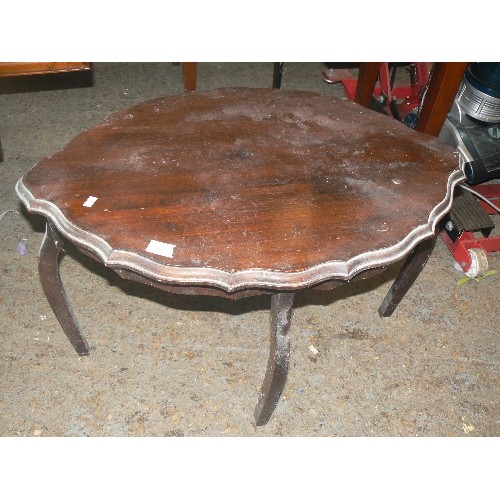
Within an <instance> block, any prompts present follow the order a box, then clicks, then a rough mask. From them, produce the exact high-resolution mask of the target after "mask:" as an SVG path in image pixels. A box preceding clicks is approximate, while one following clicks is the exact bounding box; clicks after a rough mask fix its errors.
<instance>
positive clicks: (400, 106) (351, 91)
mask: <svg viewBox="0 0 500 500" xmlns="http://www.w3.org/2000/svg"><path fill="white" fill-rule="evenodd" d="M408 72H409V77H410V85H403V86H394V85H393V84H392V83H391V69H390V67H389V63H381V64H380V70H379V82H378V85H376V86H375V89H374V91H373V96H374V97H375V98H376V99H377V100H379V101H381V102H384V108H385V110H386V112H387V114H388V115H389V116H392V117H394V118H396V119H397V120H404V118H405V116H406V115H407V114H408V113H410V112H411V111H414V110H416V109H417V108H418V107H419V106H420V104H421V98H422V94H423V92H424V89H425V87H426V85H427V83H428V82H429V64H428V63H411V64H410V65H409V66H408ZM323 77H324V80H325V82H327V83H341V84H342V86H343V87H344V95H345V96H346V97H347V99H349V100H350V101H354V100H355V96H356V88H357V85H358V79H357V78H356V77H354V76H353V75H352V73H351V72H350V71H349V70H347V69H333V70H332V69H325V70H324V71H323ZM398 101H399V102H398Z"/></svg>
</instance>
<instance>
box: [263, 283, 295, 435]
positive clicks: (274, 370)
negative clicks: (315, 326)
mask: <svg viewBox="0 0 500 500" xmlns="http://www.w3.org/2000/svg"><path fill="white" fill-rule="evenodd" d="M293 298H294V294H293V293H276V294H274V295H272V296H271V352H270V353H269V360H268V363H267V371H266V376H265V378H264V383H263V384H262V388H261V390H260V395H259V401H258V403H257V407H256V408H255V423H256V424H257V425H265V424H267V422H268V421H269V419H270V418H271V415H272V413H273V411H274V409H275V408H276V405H277V404H278V400H279V398H280V396H281V392H282V391H283V387H284V385H285V381H286V374H287V372H288V360H289V359H290V337H289V335H288V333H289V332H290V325H291V321H292V306H293Z"/></svg>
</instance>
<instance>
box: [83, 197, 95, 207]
mask: <svg viewBox="0 0 500 500" xmlns="http://www.w3.org/2000/svg"><path fill="white" fill-rule="evenodd" d="M96 201H97V198H96V197H95V196H89V197H88V198H87V200H86V201H85V203H84V204H83V206H84V207H91V206H92V205H93V204H94V203H95V202H96Z"/></svg>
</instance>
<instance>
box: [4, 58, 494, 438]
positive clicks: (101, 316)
mask: <svg viewBox="0 0 500 500" xmlns="http://www.w3.org/2000/svg"><path fill="white" fill-rule="evenodd" d="M323 68H324V65H323V64H321V63H300V64H299V63H295V64H292V63H290V64H286V65H285V73H284V78H283V88H293V89H303V90H312V91H318V92H322V93H325V94H328V95H336V96H342V89H341V88H340V87H337V86H329V85H327V84H326V83H324V82H323V80H322V75H321V71H322V69H323ZM272 70H273V67H272V63H252V64H236V63H211V64H208V63H204V64H200V65H199V75H198V89H199V90H206V89H212V88H218V87H227V86H250V87H269V86H270V85H271V81H272ZM182 88H183V87H182V72H181V69H180V68H179V67H174V66H172V65H170V64H169V63H166V64H149V63H148V64H145V63H144V64H142V63H141V64H125V63H113V64H104V63H101V64H95V66H94V71H93V82H91V81H89V79H88V78H85V77H83V76H82V75H70V76H48V77H40V78H38V77H30V78H18V79H9V80H0V138H1V140H2V144H3V149H4V155H5V160H4V163H3V164H0V178H1V183H0V212H3V211H5V210H9V209H12V210H17V211H18V212H19V214H17V213H15V212H10V213H8V214H7V215H6V216H5V217H4V218H3V219H2V220H1V221H0V274H1V285H2V286H1V294H0V335H1V353H0V354H1V355H0V374H1V376H0V435H2V436H498V435H499V434H500V432H499V431H500V415H499V405H498V403H499V398H498V395H499V363H498V362H499V358H498V348H497V346H498V335H497V334H498V327H497V326H496V321H497V317H496V315H497V313H498V297H499V292H500V286H499V283H500V274H498V275H496V276H491V277H489V278H486V279H484V280H482V281H480V282H475V281H470V282H468V283H466V284H463V285H457V280H458V279H459V278H461V277H462V276H463V273H461V272H459V271H457V270H456V269H454V267H453V259H452V257H451V255H450V253H449V251H448V250H447V249H446V247H445V246H444V244H443V243H442V242H441V241H438V244H437V247H436V249H435V252H434V253H433V255H432V257H431V259H430V261H429V262H428V264H427V266H426V268H425V270H424V271H423V273H422V274H421V275H420V277H419V278H418V280H417V282H416V283H415V285H414V286H413V288H412V289H411V290H410V292H409V293H408V295H407V296H406V298H405V299H404V300H403V302H402V303H401V305H400V307H399V308H398V309H397V310H396V312H395V314H394V315H393V316H392V317H391V318H387V319H381V318H379V316H378V314H377V308H378V306H379V304H380V303H381V301H382V300H383V298H384V296H385V293H386V292H387V289H388V288H389V286H390V284H391V281H392V279H393V278H394V277H395V275H396V274H397V271H398V268H399V265H396V266H393V267H392V268H390V269H388V270H387V271H386V272H384V273H383V274H380V275H379V276H377V277H375V278H373V279H370V280H366V281H363V282H360V283H353V284H348V285H346V286H343V287H341V288H338V289H336V290H333V291H329V292H317V291H316V292H311V291H304V292H302V293H300V294H298V296H297V298H296V308H295V313H294V319H293V324H292V329H291V339H292V353H291V363H290V370H289V374H288V380H287V384H286V386H285V389H284V392H283V395H282V398H281V401H280V403H279V405H278V407H277V409H276V411H275V413H274V416H273V417H272V419H271V421H270V422H269V424H268V425H267V426H264V427H260V428H256V427H255V426H254V424H253V410H254V406H255V403H256V400H257V394H258V391H259V389H260V385H261V383H262V379H263V376H264V373H265V369H266V363H267V355H268V342H269V338H268V337H269V333H268V327H269V325H268V322H269V319H268V314H269V306H270V300H269V297H256V298H249V299H245V300H241V301H238V302H232V301H227V300H224V299H217V298H206V297H202V298H196V297H186V296H176V295H169V294H166V293H162V292H160V291H159V290H155V289H152V288H148V287H146V286H141V285H140V284H138V283H132V282H124V281H122V280H121V279H120V278H119V277H118V276H116V275H115V274H114V273H113V272H111V271H109V270H108V269H105V268H104V267H103V266H101V265H99V264H98V263H96V262H93V261H91V260H90V259H88V258H86V257H85V256H83V255H81V254H80V253H78V252H76V251H75V250H74V249H73V248H71V247H69V246H68V247H67V250H66V253H65V255H64V256H63V258H62V261H61V275H62V279H63V281H64V284H65V287H66V291H67V293H68V295H69V297H70V300H71V301H72V304H73V308H74V310H75V313H76V315H77V317H78V318H79V321H80V324H81V326H82V328H83V330H84V333H85V335H86V337H87V339H88V341H89V343H90V345H91V347H92V352H91V356H89V357H85V358H79V357H78V356H77V355H76V354H75V352H74V350H73V348H72V347H71V345H70V344H69V342H68V340H67V339H66V337H65V335H64V333H63V331H62V329H61V327H60V326H59V324H58V323H57V321H56V319H55V317H54V314H53V313H52V310H51V309H50V307H49V304H48V302H47V300H46V298H45V296H44V294H43V292H42V289H41V286H40V283H39V280H38V275H37V254H38V249H39V246H40V243H41V241H42V237H43V230H44V227H43V221H42V220H41V219H40V218H39V217H35V216H32V215H29V214H27V213H26V212H25V211H24V210H23V209H22V207H21V205H20V202H19V200H18V199H17V196H16V194H15V192H14V184H15V182H16V181H17V179H18V178H19V177H21V176H22V175H23V174H24V173H25V172H26V171H27V170H28V169H29V168H30V167H31V166H32V165H33V164H34V163H35V162H36V161H37V160H39V159H40V158H42V157H44V156H47V155H51V154H53V153H55V152H57V151H58V150H59V149H61V148H63V147H64V146H65V145H66V144H67V143H68V142H69V141H70V140H71V139H72V138H73V137H74V136H75V135H77V134H78V133H80V132H82V131H83V130H85V129H86V128H88V127H92V126H93V125H96V124H98V123H99V122H101V121H102V120H103V119H104V118H106V116H107V115H109V114H110V113H111V112H113V111H116V110H120V109H123V108H126V107H128V106H130V105H133V104H136V103H138V102H140V101H143V100H146V99H150V98H154V97H158V96H161V95H167V94H177V93H181V92H182ZM21 241H22V242H24V243H25V245H26V249H27V251H26V254H25V255H19V254H18V245H19V243H20V242H21ZM490 267H491V268H493V269H495V268H496V269H498V268H499V267H500V254H493V255H491V256H490ZM311 344H312V345H314V346H315V347H316V348H317V349H318V351H319V355H318V356H317V357H316V358H313V357H311V356H310V354H311V352H310V350H309V346H310V345H311Z"/></svg>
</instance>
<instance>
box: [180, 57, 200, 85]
mask: <svg viewBox="0 0 500 500" xmlns="http://www.w3.org/2000/svg"><path fill="white" fill-rule="evenodd" d="M182 71H183V75H184V92H194V91H196V77H197V76H198V63H195V62H190V63H186V62H185V63H182Z"/></svg>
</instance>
